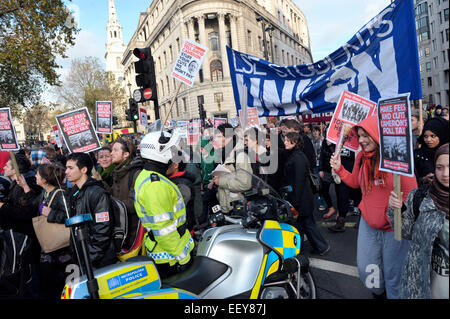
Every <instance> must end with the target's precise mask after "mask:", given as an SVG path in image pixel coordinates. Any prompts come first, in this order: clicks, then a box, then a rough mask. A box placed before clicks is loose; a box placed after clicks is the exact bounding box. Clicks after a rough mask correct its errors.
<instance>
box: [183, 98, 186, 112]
mask: <svg viewBox="0 0 450 319" xmlns="http://www.w3.org/2000/svg"><path fill="white" fill-rule="evenodd" d="M183 110H184V111H185V112H187V101H186V98H185V97H184V98H183Z"/></svg>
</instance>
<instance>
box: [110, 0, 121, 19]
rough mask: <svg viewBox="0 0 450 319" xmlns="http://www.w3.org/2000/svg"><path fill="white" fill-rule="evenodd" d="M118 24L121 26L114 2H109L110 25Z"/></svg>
mask: <svg viewBox="0 0 450 319" xmlns="http://www.w3.org/2000/svg"><path fill="white" fill-rule="evenodd" d="M114 22H116V23H117V24H119V19H117V13H116V6H115V4H114V0H109V19H108V24H110V23H114Z"/></svg>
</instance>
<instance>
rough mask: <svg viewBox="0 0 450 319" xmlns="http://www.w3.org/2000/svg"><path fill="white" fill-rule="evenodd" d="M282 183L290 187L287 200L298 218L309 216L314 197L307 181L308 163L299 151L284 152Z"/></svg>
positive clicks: (312, 208)
mask: <svg viewBox="0 0 450 319" xmlns="http://www.w3.org/2000/svg"><path fill="white" fill-rule="evenodd" d="M286 154H287V159H286V162H285V164H284V181H285V183H286V186H287V185H290V186H292V190H293V191H292V192H291V193H289V196H288V200H289V202H290V203H291V204H292V206H294V208H295V209H296V210H297V211H298V212H299V217H307V216H310V215H311V214H312V213H313V211H314V195H313V193H312V190H311V185H310V180H309V178H310V177H309V173H310V170H309V161H308V159H307V158H306V155H305V154H304V153H303V152H302V151H301V150H299V149H295V150H290V151H286Z"/></svg>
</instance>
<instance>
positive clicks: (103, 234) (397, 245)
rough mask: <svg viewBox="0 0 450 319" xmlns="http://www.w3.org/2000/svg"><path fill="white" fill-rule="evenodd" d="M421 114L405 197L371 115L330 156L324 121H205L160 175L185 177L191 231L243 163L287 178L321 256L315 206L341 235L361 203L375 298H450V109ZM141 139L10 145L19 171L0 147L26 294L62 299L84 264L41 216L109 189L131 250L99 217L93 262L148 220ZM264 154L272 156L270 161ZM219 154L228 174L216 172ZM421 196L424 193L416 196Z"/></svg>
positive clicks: (4, 197)
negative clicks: (51, 242) (384, 165)
mask: <svg viewBox="0 0 450 319" xmlns="http://www.w3.org/2000/svg"><path fill="white" fill-rule="evenodd" d="M424 116H425V123H423V125H420V123H419V113H418V112H416V111H414V112H413V114H412V126H413V127H412V130H413V135H414V162H415V176H414V177H403V176H402V177H401V184H402V188H401V189H402V198H398V197H397V195H396V194H395V192H393V191H392V190H393V174H391V173H386V172H382V171H380V170H379V160H380V155H379V148H380V142H379V139H380V137H379V133H378V126H377V118H376V116H372V117H368V118H366V119H365V120H363V121H362V122H361V123H359V124H358V125H357V126H355V127H354V128H353V129H354V130H355V133H356V134H357V136H358V138H359V143H360V146H361V147H360V151H359V152H357V153H356V154H355V153H354V152H350V151H348V150H346V149H342V151H341V152H340V154H335V145H334V144H332V143H330V142H329V141H327V140H326V138H325V136H326V131H327V123H317V124H315V123H313V124H303V123H302V122H301V121H299V120H298V119H294V118H288V119H282V120H280V119H277V118H269V119H268V122H267V124H265V125H262V126H261V127H252V128H250V129H247V130H246V131H243V130H242V128H241V127H239V126H238V127H236V128H233V126H231V125H230V124H228V123H225V124H221V125H219V126H218V127H217V128H212V127H204V128H203V129H202V136H201V138H200V141H199V145H198V146H194V147H191V148H190V151H189V152H185V151H182V150H181V148H180V151H179V153H178V154H177V155H179V156H181V157H183V158H184V160H183V161H182V162H176V161H170V162H169V164H168V169H167V171H164V172H163V171H161V172H160V173H162V174H163V175H164V176H166V177H167V178H168V179H170V180H171V181H172V182H173V183H174V184H176V185H177V186H178V187H179V189H180V192H181V193H182V195H183V199H184V201H185V204H186V215H187V222H186V225H187V229H188V230H189V232H191V234H192V235H194V234H195V233H196V231H197V230H198V229H199V228H200V225H203V224H204V223H205V222H207V218H208V213H209V211H210V210H211V209H212V207H213V206H215V205H217V204H219V205H220V207H221V209H222V211H223V212H224V213H229V212H230V211H231V210H232V209H233V205H232V203H233V202H234V201H237V200H240V199H242V193H243V192H244V191H246V190H249V189H250V188H251V187H252V185H251V178H250V175H248V174H246V173H245V172H243V171H244V170H245V171H247V172H249V173H252V174H254V175H256V176H258V177H260V178H261V179H263V180H264V181H265V182H266V183H267V184H268V185H269V186H271V187H272V188H273V189H274V190H276V191H280V190H281V189H282V188H283V187H284V186H288V185H289V186H291V188H292V191H291V192H289V193H288V200H289V201H290V202H291V204H292V205H293V207H294V209H295V211H296V213H297V215H296V216H297V218H296V227H297V228H298V229H299V231H300V232H301V233H302V234H303V235H305V236H304V237H303V239H304V240H308V241H309V243H310V245H311V247H312V248H313V251H312V253H314V254H318V255H320V256H323V255H325V254H327V253H328V252H329V251H330V249H332V245H331V244H330V243H329V242H328V241H327V240H326V239H325V238H324V236H323V234H322V230H320V229H319V227H318V226H317V225H316V220H315V218H316V217H315V215H316V216H317V214H316V213H320V215H321V216H322V218H323V219H325V220H332V221H333V222H334V223H335V224H334V225H333V226H331V227H329V228H328V230H329V231H330V232H332V233H337V232H344V231H345V219H346V215H347V214H348V213H349V212H350V211H353V210H354V209H356V211H357V213H359V214H360V215H361V216H360V222H359V229H358V238H357V266H358V271H359V274H360V278H361V280H362V281H363V282H364V283H365V282H366V281H367V276H368V275H369V274H370V273H368V272H367V267H369V266H371V265H376V266H377V267H378V268H379V274H380V278H379V281H380V284H379V285H378V286H377V287H367V288H369V289H370V290H371V292H372V293H373V295H374V297H375V298H393V299H394V298H448V261H449V260H448V205H449V203H448V187H449V168H448V167H449V153H448V152H449V151H448V140H449V131H448V129H449V128H448V109H447V111H446V112H445V111H444V112H442V114H441V113H440V112H439V114H438V112H436V114H433V116H430V117H429V118H428V117H427V116H426V114H425V115H424ZM229 132H231V134H230V133H229ZM139 143H140V138H139V139H135V138H132V137H130V138H119V139H118V140H116V141H114V142H112V143H109V144H108V143H105V145H104V146H103V147H102V148H101V149H99V150H98V151H96V152H92V153H89V154H84V153H73V154H68V152H67V150H66V151H64V150H63V149H62V148H58V147H55V146H54V145H52V144H50V143H49V144H48V145H47V144H45V145H33V146H31V145H25V146H24V147H23V148H22V149H21V150H20V151H18V152H16V153H15V160H16V162H17V165H18V168H19V172H20V176H19V177H18V175H17V174H16V171H15V169H14V167H13V163H12V160H11V158H10V156H9V153H8V152H0V174H1V176H0V229H3V230H6V229H12V230H13V231H14V232H18V233H22V234H25V235H27V236H29V238H31V243H32V254H31V260H30V264H31V266H32V267H31V270H32V271H31V275H30V276H31V277H30V278H31V280H29V282H28V283H27V284H26V287H25V290H24V291H23V292H22V294H21V297H25V298H45V299H52V298H53V299H55V298H59V296H60V293H61V291H62V288H63V286H64V280H65V277H66V276H67V275H68V270H67V265H69V264H79V263H81V262H82V261H80V260H78V258H77V256H76V247H74V244H73V243H72V244H71V245H69V246H68V247H64V248H62V249H59V250H56V251H54V252H51V253H46V252H44V251H43V249H42V247H40V245H39V241H38V240H37V238H36V234H35V232H34V229H33V224H32V219H33V218H34V217H36V216H40V215H42V216H46V217H47V221H48V222H49V223H58V224H64V222H65V220H66V218H67V216H74V215H76V214H77V213H79V212H83V213H91V214H92V216H93V217H94V218H98V217H99V214H102V212H108V211H111V205H112V204H111V199H117V200H120V201H122V202H123V203H124V204H125V206H126V208H127V215H128V221H129V228H128V230H129V231H128V235H127V238H126V239H125V241H124V244H123V247H122V248H124V247H125V248H124V249H123V250H122V251H121V250H120V249H119V250H118V249H117V247H115V243H114V241H113V240H112V230H111V228H112V223H113V221H112V216H110V217H111V219H109V220H107V221H106V222H105V223H101V224H99V223H96V224H95V226H94V227H92V229H90V236H91V240H90V242H89V245H90V246H89V252H90V255H91V256H90V257H91V261H92V264H93V267H94V268H99V267H103V266H105V265H109V264H112V263H115V262H117V261H118V260H122V259H121V258H120V255H121V254H122V255H123V254H124V253H125V254H126V253H127V252H129V251H131V250H133V249H134V248H135V247H136V240H138V238H139V234H140V233H141V232H142V231H143V229H142V227H141V226H140V224H139V218H138V217H137V214H136V210H135V199H134V193H135V188H134V184H135V181H136V179H137V177H138V175H139V173H140V172H141V171H142V170H143V169H145V165H144V162H143V160H142V158H141V157H140V149H139V146H140V145H139ZM196 152H198V153H196ZM271 156H274V157H271ZM196 158H197V159H200V160H195V159H196ZM263 158H264V159H267V158H276V165H275V167H270V164H271V161H270V160H269V161H262V160H261V159H263ZM218 164H222V165H223V166H224V168H226V169H227V170H229V171H230V172H232V173H233V174H232V175H222V176H213V175H212V174H211V173H212V172H213V171H214V169H215V168H216V167H217V165H218ZM272 164H273V163H272ZM164 170H165V168H164ZM311 174H313V175H316V176H317V177H318V178H319V180H320V188H319V189H318V190H315V189H314V187H313V185H312V184H311V183H310V179H311ZM331 188H334V191H335V194H336V201H335V204H333V200H332V198H331V196H330V194H331ZM61 189H62V190H63V191H59V190H61ZM416 194H421V197H420V199H418V200H415V198H416V197H417V195H416ZM50 199H51V201H50ZM393 209H401V210H402V216H403V220H404V222H403V224H402V230H403V231H402V235H403V239H402V240H401V241H397V240H395V239H394V232H393V222H392V220H393V213H392V212H393ZM2 288H3V287H2V286H1V281H0V296H1V297H5V295H4V293H3V294H2V291H1V289H2Z"/></svg>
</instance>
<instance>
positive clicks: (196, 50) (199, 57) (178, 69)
mask: <svg viewBox="0 0 450 319" xmlns="http://www.w3.org/2000/svg"><path fill="white" fill-rule="evenodd" d="M207 52H208V48H207V47H205V46H203V45H201V44H199V43H196V42H194V41H192V40H190V39H185V40H184V43H183V46H182V47H181V50H180V54H179V55H178V58H177V60H176V62H175V65H174V68H173V71H172V73H171V76H172V77H173V78H175V79H177V80H178V81H181V82H182V83H184V84H186V85H188V86H190V87H192V86H193V85H194V81H195V77H196V76H197V74H198V71H199V70H200V68H201V67H202V63H203V59H204V58H205V56H206V53H207Z"/></svg>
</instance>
